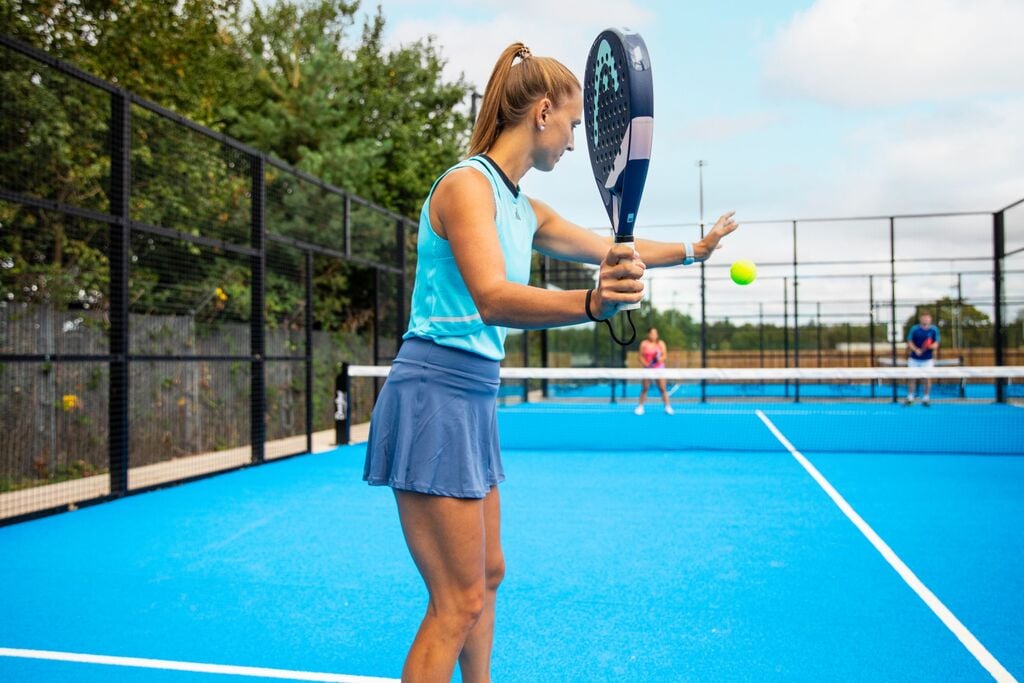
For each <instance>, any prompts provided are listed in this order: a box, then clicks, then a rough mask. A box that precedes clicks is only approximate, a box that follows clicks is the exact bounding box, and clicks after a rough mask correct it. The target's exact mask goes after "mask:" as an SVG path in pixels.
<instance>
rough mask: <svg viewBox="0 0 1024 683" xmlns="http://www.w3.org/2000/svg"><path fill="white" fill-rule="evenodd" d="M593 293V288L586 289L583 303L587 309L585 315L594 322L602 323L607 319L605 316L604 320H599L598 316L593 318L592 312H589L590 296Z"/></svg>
mask: <svg viewBox="0 0 1024 683" xmlns="http://www.w3.org/2000/svg"><path fill="white" fill-rule="evenodd" d="M593 293H594V290H592V289H588V290H587V302H586V304H584V306H583V307H584V308H585V309H586V310H587V317H588V318H590V319H591V320H593V321H594V322H595V323H603V322H604V321H605V320H607V318H605V319H604V320H601V319H599V318H595V317H594V314H593V313H591V312H590V297H591V295H593Z"/></svg>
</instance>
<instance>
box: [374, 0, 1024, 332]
mask: <svg viewBox="0 0 1024 683" xmlns="http://www.w3.org/2000/svg"><path fill="white" fill-rule="evenodd" d="M380 4H381V7H382V9H383V13H384V16H385V18H386V20H387V26H388V28H387V33H386V41H387V42H388V44H390V45H394V46H397V45H400V44H405V43H409V42H412V41H415V40H419V39H422V38H424V37H425V36H428V35H432V36H435V37H436V40H437V43H438V45H439V46H440V49H441V52H442V54H443V55H444V56H445V57H446V58H447V60H448V65H447V67H446V69H447V71H446V75H448V76H449V77H451V78H457V77H458V76H459V75H464V76H465V78H466V79H467V80H468V81H469V82H470V83H473V84H475V85H476V86H477V88H478V89H479V90H480V91H481V92H482V91H483V89H484V85H485V84H486V82H487V78H488V76H489V74H490V71H491V69H492V68H493V64H494V61H495V59H496V58H497V56H498V54H499V53H500V51H501V49H502V48H503V47H505V46H506V45H507V44H509V43H511V42H515V41H520V40H521V41H523V42H525V43H526V44H527V45H528V46H530V48H531V49H532V51H533V52H534V54H537V55H544V56H551V57H555V58H557V59H559V60H561V61H562V62H563V63H565V64H566V66H568V67H569V68H570V69H571V70H572V71H574V72H575V73H576V74H577V75H578V76H580V78H581V80H582V74H583V68H584V60H585V58H586V55H587V53H588V51H589V48H590V45H591V43H592V41H593V39H594V38H595V37H596V35H597V34H598V33H599V32H600V31H601V30H603V29H605V28H607V27H628V28H630V29H632V30H634V31H637V32H639V33H640V34H641V35H642V36H643V37H644V39H645V42H646V44H647V46H648V49H649V52H650V55H651V62H652V67H653V75H654V91H655V128H654V150H653V155H652V160H651V167H650V172H649V175H648V181H647V186H646V189H645V194H644V200H643V203H642V205H641V208H640V212H639V216H638V224H637V230H636V232H637V235H638V236H640V237H649V238H652V239H662V240H674V241H678V240H683V239H691V240H692V239H697V238H698V237H699V228H698V227H697V226H696V223H697V221H698V220H699V217H700V214H699V191H698V184H699V178H698V168H697V167H696V161H697V160H698V159H701V160H705V161H706V163H707V166H706V167H705V168H704V169H703V184H704V205H705V217H706V219H707V220H708V223H711V222H713V220H714V218H715V217H716V216H717V215H719V214H721V213H723V212H725V211H730V210H735V211H736V212H737V214H736V215H737V219H738V220H739V221H740V223H741V228H740V230H739V231H737V233H735V234H734V235H732V236H730V238H728V240H727V242H726V246H725V247H724V248H723V250H722V251H720V252H719V253H718V254H716V256H715V259H714V263H715V264H716V266H720V265H722V264H725V265H728V263H729V262H730V261H731V260H733V259H738V258H749V259H751V260H753V261H755V262H757V263H759V264H764V265H763V266H762V267H761V269H760V276H761V277H760V278H759V280H758V281H757V282H755V283H754V284H753V285H750V286H749V287H747V288H739V287H737V286H735V285H731V284H730V283H727V282H726V281H725V279H724V272H725V271H724V270H723V269H722V268H720V267H716V268H715V269H711V268H710V267H709V270H708V277H709V282H710V280H711V279H714V282H711V283H710V284H709V311H711V309H712V308H714V306H715V305H718V306H719V308H720V309H721V311H719V310H717V309H716V310H715V311H713V312H709V316H712V315H730V313H731V314H732V315H733V316H735V317H742V316H744V315H747V316H749V315H753V314H754V311H755V310H756V311H757V312H758V313H760V312H761V311H767V310H768V309H770V311H771V312H770V315H773V316H774V315H780V314H781V306H782V291H783V288H784V287H786V286H788V284H787V282H785V281H782V279H781V278H782V277H785V276H786V275H791V272H792V265H791V261H792V258H793V256H792V251H793V245H792V224H791V223H788V222H786V223H779V224H764V223H751V224H748V225H744V224H743V221H744V220H748V221H759V220H766V219H795V218H813V217H825V216H874V215H883V216H889V215H894V214H907V213H933V212H960V211H980V212H987V213H991V212H993V211H997V210H999V209H1001V208H1003V207H1004V206H1006V205H1008V204H1011V203H1012V202H1015V201H1017V200H1019V199H1021V198H1024V125H1022V122H1024V40H1021V39H1020V36H1021V33H1020V31H1021V27H1024V0H773V1H772V2H762V1H748V0H722V1H719V2H711V1H703V0H701V1H696V0H691V1H687V2H679V1H675V2H672V1H667V0H666V1H664V2H662V1H658V2H645V1H642V0H620V1H619V2H614V3H602V2H600V1H595V0H558V1H557V2H551V0H517V1H516V2H507V0H502V1H498V0H448V1H447V2H444V3H439V2H419V1H413V0H380ZM580 137H581V138H582V136H580ZM580 143H581V144H585V143H584V142H583V140H582V139H581V140H580ZM522 186H523V189H524V191H525V192H527V194H529V195H531V196H535V197H537V198H540V199H543V200H544V201H546V202H547V203H549V204H551V205H552V206H553V207H554V208H555V209H556V210H558V211H559V212H560V213H561V214H562V215H563V216H565V217H566V218H568V219H570V220H572V221H574V222H576V223H578V224H580V225H583V226H586V227H594V228H598V227H600V228H604V227H605V226H607V225H608V218H607V216H606V214H605V213H604V209H603V206H602V204H601V203H600V200H599V198H598V193H597V189H596V187H595V184H594V181H593V176H592V175H591V173H590V169H589V159H588V156H587V151H586V149H585V147H582V148H577V150H576V151H575V152H574V153H571V154H567V155H565V156H564V157H563V160H562V162H561V163H560V164H559V166H558V167H557V168H556V169H555V170H554V171H553V172H551V173H540V172H537V171H533V172H531V173H530V174H528V175H527V176H526V177H525V178H524V179H523V182H522ZM1007 221H1008V225H1007V229H1008V231H1009V232H1010V233H1011V235H1012V238H1011V239H1009V240H1008V241H1010V242H1011V243H1016V241H1019V242H1020V244H1021V246H1024V210H1022V211H1020V212H1014V213H1012V214H1008V218H1007ZM888 227H889V226H888V221H868V222H857V223H810V222H808V223H800V224H799V225H798V230H799V239H798V248H799V251H800V256H799V258H800V260H801V261H830V262H832V263H831V264H830V265H822V266H817V267H815V266H807V267H801V277H802V279H801V285H800V287H801V289H800V292H799V295H800V299H801V301H802V302H807V304H808V305H810V302H814V303H817V302H820V301H825V302H828V303H826V304H823V306H824V307H825V308H826V313H825V315H826V316H828V315H834V316H836V317H837V319H838V317H839V316H847V317H849V316H853V317H854V318H856V317H857V316H866V315H867V312H866V308H865V307H864V306H863V305H861V304H859V303H857V301H859V300H861V299H863V300H867V298H868V296H869V292H868V287H869V283H868V282H867V281H866V280H867V279H868V278H867V277H866V275H867V274H869V273H877V274H879V275H881V274H883V273H884V274H886V277H884V278H882V279H881V280H879V282H874V283H871V284H870V286H872V287H874V288H875V289H876V290H878V291H881V292H882V295H883V296H885V297H887V296H888V293H889V290H888V287H889V283H888V281H887V280H888V277H887V273H888V263H887V259H888V257H889V253H888V251H889V247H888ZM896 231H897V245H896V251H897V254H896V255H897V258H898V259H903V258H909V257H914V256H919V257H924V258H934V259H936V260H935V261H934V262H928V263H927V264H909V263H901V264H900V265H899V266H898V270H899V271H900V277H899V278H898V283H897V297H898V298H899V299H900V300H901V301H906V302H907V305H911V304H912V303H914V302H916V301H918V300H925V299H927V298H928V297H933V296H934V297H938V296H943V295H950V294H951V293H952V294H953V295H954V296H955V287H956V282H957V280H958V278H957V277H956V274H957V273H960V277H959V281H960V286H961V291H964V290H967V291H964V295H965V296H967V297H968V298H977V299H978V300H979V302H980V303H981V304H984V301H985V300H986V297H987V300H988V301H989V302H990V301H991V277H990V276H987V277H986V276H983V275H982V274H980V273H977V272H976V271H980V270H982V269H984V268H988V267H990V263H988V262H986V261H984V258H985V257H987V258H989V259H990V258H991V231H992V219H991V216H979V217H961V218H939V219H927V220H911V219H902V220H898V221H897V222H896ZM875 258H878V259H883V260H885V261H886V263H884V264H881V265H877V267H876V265H873V264H849V265H843V264H835V263H834V262H835V261H843V260H847V259H850V260H852V259H861V260H865V259H866V260H870V259H875ZM943 259H945V261H943ZM972 259H973V260H972ZM781 262H786V263H787V264H789V265H787V266H784V267H783V266H777V267H774V266H771V265H770V264H772V263H781ZM1020 267H1021V269H1024V262H1022V263H1021V264H1020ZM680 270H682V272H680ZM696 270H697V269H696V268H691V269H672V270H671V271H660V272H658V273H656V274H652V276H651V287H649V289H651V290H653V295H652V296H653V297H654V302H655V304H656V305H657V306H659V307H668V306H674V307H676V308H679V309H681V310H684V311H688V312H691V313H693V312H694V310H695V309H694V305H695V303H697V302H699V289H695V287H697V284H696V283H697V282H698V280H697V279H696V277H695V274H696ZM843 273H849V274H850V277H849V278H848V279H843V278H836V277H835V276H836V275H840V274H843ZM914 273H919V274H917V275H914ZM815 275H829V276H830V277H832V279H828V278H821V279H819V280H814V276H815ZM805 277H806V279H804V278H805ZM1011 277H1012V276H1011ZM882 280H885V282H884V283H883V282H882ZM1014 282H1020V283H1021V285H1024V282H1022V281H1020V280H1017V281H1014ZM1019 291H1020V294H1021V296H1022V297H1024V286H1021V288H1020V290H1019ZM843 301H849V305H847V304H843V303H842V302H843ZM1022 305H1024V304H1022ZM979 307H983V305H981V306H979ZM803 308H804V307H802V315H807V314H808V313H807V311H804V310H803ZM989 308H991V306H989ZM808 310H809V309H808ZM815 313H816V311H815ZM904 314H905V312H901V313H900V316H901V317H903V316H904ZM884 317H885V318H887V317H888V313H885V314H884Z"/></svg>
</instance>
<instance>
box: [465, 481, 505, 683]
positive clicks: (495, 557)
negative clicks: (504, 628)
mask: <svg viewBox="0 0 1024 683" xmlns="http://www.w3.org/2000/svg"><path fill="white" fill-rule="evenodd" d="M484 533H485V534H486V540H485V542H486V546H487V550H486V557H485V560H484V574H485V582H486V584H485V585H486V588H487V590H486V592H485V593H484V609H483V613H481V615H480V618H479V619H478V620H477V622H476V625H475V626H474V627H473V630H472V631H470V632H469V636H468V637H467V638H466V644H465V645H463V647H462V654H461V655H459V668H460V669H461V671H462V680H463V682H464V683H488V682H489V681H490V680H491V645H492V643H493V642H494V603H495V598H496V596H497V593H498V586H499V585H500V584H501V580H502V578H504V576H505V555H504V553H503V552H502V550H501V498H500V497H499V495H498V487H497V486H495V487H493V488H491V490H490V492H489V493H488V494H487V497H486V498H484Z"/></svg>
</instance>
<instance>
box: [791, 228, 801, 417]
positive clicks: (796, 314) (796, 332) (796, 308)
mask: <svg viewBox="0 0 1024 683" xmlns="http://www.w3.org/2000/svg"><path fill="white" fill-rule="evenodd" d="M797 267H798V260H797V255H796V221H793V367H795V368H798V367H800V295H799V293H798V290H797V287H798V286H799V284H800V282H799V280H798V278H797ZM793 400H794V401H796V402H799V401H800V380H794V381H793Z"/></svg>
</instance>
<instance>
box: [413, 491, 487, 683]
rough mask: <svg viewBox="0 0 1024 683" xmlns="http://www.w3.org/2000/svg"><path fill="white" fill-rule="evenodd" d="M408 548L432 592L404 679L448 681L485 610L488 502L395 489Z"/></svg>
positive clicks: (423, 682)
mask: <svg viewBox="0 0 1024 683" xmlns="http://www.w3.org/2000/svg"><path fill="white" fill-rule="evenodd" d="M395 498H396V499H397V501H398V515H399V517H400V518H401V521H402V531H403V532H404V533H405V540H406V543H407V544H408V545H409V552H410V553H411V554H412V559H413V561H414V562H415V563H416V567H417V568H418V569H419V571H420V575H421V576H423V581H424V582H425V583H426V584H427V590H428V591H429V593H430V600H429V602H428V604H427V613H426V615H424V617H423V621H422V622H421V623H420V628H419V631H418V632H417V633H416V639H415V640H414V641H413V644H412V647H411V648H410V649H409V654H408V656H407V657H406V660H405V667H404V668H403V669H402V680H403V681H407V682H409V683H435V682H436V683H442V682H444V683H447V682H448V681H450V680H451V678H452V672H453V671H454V670H455V662H456V661H457V660H458V658H459V653H460V652H462V649H463V645H464V644H465V642H466V638H467V637H468V636H469V634H470V632H471V631H472V630H473V627H474V626H475V625H476V623H477V621H478V620H479V619H480V617H481V615H482V614H483V613H484V610H485V603H486V595H487V582H486V573H485V558H486V532H485V526H484V501H483V500H479V499H466V498H448V497H444V496H430V495H424V494H421V493H412V492H409V491H395Z"/></svg>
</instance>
